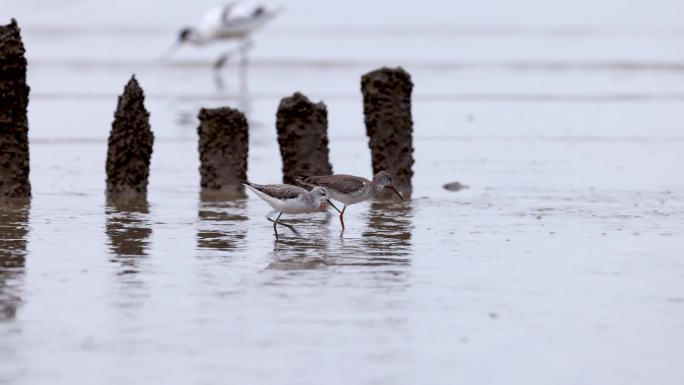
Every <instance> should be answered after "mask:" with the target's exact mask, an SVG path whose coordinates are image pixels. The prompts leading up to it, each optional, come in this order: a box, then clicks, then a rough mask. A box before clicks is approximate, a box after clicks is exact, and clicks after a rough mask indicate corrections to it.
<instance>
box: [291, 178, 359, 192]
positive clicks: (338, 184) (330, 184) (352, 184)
mask: <svg viewBox="0 0 684 385" xmlns="http://www.w3.org/2000/svg"><path fill="white" fill-rule="evenodd" d="M304 181H305V182H307V183H310V184H313V185H316V186H321V187H325V188H329V189H333V190H335V191H339V192H341V193H343V194H349V193H352V192H354V191H358V190H360V189H362V188H363V187H364V186H365V185H367V184H369V183H370V181H369V180H368V179H366V178H361V177H359V176H353V175H343V174H337V175H324V176H310V177H308V178H305V179H304Z"/></svg>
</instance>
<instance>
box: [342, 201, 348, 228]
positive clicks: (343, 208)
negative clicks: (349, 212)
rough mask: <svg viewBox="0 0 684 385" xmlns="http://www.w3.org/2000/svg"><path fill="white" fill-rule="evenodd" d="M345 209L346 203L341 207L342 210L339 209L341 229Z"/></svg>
mask: <svg viewBox="0 0 684 385" xmlns="http://www.w3.org/2000/svg"><path fill="white" fill-rule="evenodd" d="M346 209H347V205H344V207H342V211H340V223H341V224H342V231H344V210H346Z"/></svg>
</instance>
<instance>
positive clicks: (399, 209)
mask: <svg viewBox="0 0 684 385" xmlns="http://www.w3.org/2000/svg"><path fill="white" fill-rule="evenodd" d="M412 219H413V207H412V203H411V202H389V201H374V202H373V203H371V207H370V210H369V211H368V227H367V229H366V230H365V231H364V232H363V238H362V241H363V244H364V246H365V248H366V249H367V252H368V254H370V255H371V256H372V258H371V260H377V261H384V260H393V261H396V262H401V261H404V262H409V260H408V259H406V258H402V257H404V256H407V255H410V254H411V252H412V250H411V232H412V231H413V224H412Z"/></svg>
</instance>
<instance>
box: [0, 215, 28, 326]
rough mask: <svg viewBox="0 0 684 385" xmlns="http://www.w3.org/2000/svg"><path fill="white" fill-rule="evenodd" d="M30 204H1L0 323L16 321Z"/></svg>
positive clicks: (19, 302)
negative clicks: (3, 205)
mask: <svg viewBox="0 0 684 385" xmlns="http://www.w3.org/2000/svg"><path fill="white" fill-rule="evenodd" d="M28 218H29V205H17V206H5V207H0V322H2V321H8V320H13V319H14V318H15V317H16V314H17V309H18V308H19V307H20V306H21V304H22V302H23V300H22V297H21V296H22V293H21V291H22V285H23V279H24V269H25V263H26V244H27V239H26V237H27V235H28Z"/></svg>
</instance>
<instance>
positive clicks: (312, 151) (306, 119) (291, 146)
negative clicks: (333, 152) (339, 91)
mask: <svg viewBox="0 0 684 385" xmlns="http://www.w3.org/2000/svg"><path fill="white" fill-rule="evenodd" d="M276 128H277V130H278V144H279V145H280V155H281V157H282V160H283V183H288V184H297V182H296V181H295V178H297V177H299V176H300V175H330V174H332V165H331V164H330V160H329V159H328V157H329V152H330V151H329V150H328V111H327V109H326V107H325V104H323V102H319V103H312V102H311V101H309V99H308V98H307V97H306V96H304V95H302V94H301V93H299V92H295V93H294V94H293V95H292V96H290V97H286V98H283V99H282V100H281V101H280V105H279V106H278V113H277V115H276Z"/></svg>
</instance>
